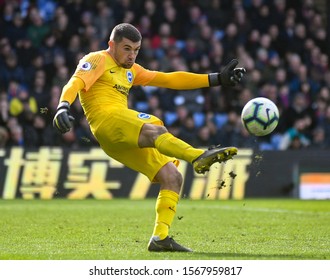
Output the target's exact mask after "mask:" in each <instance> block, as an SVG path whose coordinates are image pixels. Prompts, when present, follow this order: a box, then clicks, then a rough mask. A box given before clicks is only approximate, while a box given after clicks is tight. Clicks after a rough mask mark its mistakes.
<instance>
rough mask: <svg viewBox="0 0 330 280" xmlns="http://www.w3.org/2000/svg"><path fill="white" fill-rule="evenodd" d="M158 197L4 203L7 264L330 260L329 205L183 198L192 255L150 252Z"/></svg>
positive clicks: (178, 221)
mask: <svg viewBox="0 0 330 280" xmlns="http://www.w3.org/2000/svg"><path fill="white" fill-rule="evenodd" d="M154 205H155V199H146V200H141V201H133V200H127V199H114V200H111V201H100V200H93V199H89V200H78V201H77V200H76V201H73V200H65V199H63V200H61V199H54V200H46V201H45V200H31V201H26V200H0V213H1V219H0V232H1V235H0V259H1V260H22V259H23V260H174V259H175V260H180V259H181V260H197V259H199V260H220V259H222V260H258V259H265V260H288V259H291V260H292V259H293V260H312V259H314V260H329V259H330V237H329V236H330V235H329V233H330V201H302V200H291V199H288V200H280V199H247V200H242V201H233V200H232V201H213V200H200V201H192V200H188V199H182V200H181V201H180V203H179V206H178V211H177V216H176V217H175V220H174V222H173V226H172V228H171V235H172V236H173V237H174V238H175V239H176V240H177V241H178V242H179V243H182V244H183V245H185V246H188V247H190V248H192V249H193V250H194V252H193V253H168V252H166V253H150V252H148V251H147V249H146V247H147V242H148V240H149V238H150V235H151V233H152V229H153V222H154Z"/></svg>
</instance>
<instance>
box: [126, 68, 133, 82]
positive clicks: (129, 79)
mask: <svg viewBox="0 0 330 280" xmlns="http://www.w3.org/2000/svg"><path fill="white" fill-rule="evenodd" d="M126 77H127V81H128V82H129V83H132V81H133V73H132V72H131V71H129V70H128V71H127V72H126Z"/></svg>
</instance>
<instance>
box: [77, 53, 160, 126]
mask: <svg viewBox="0 0 330 280" xmlns="http://www.w3.org/2000/svg"><path fill="white" fill-rule="evenodd" d="M156 73H157V72H155V71H150V70H147V69H145V68H143V67H142V66H140V65H139V64H137V63H135V64H134V65H133V67H132V68H130V69H125V68H122V67H118V66H117V64H116V62H115V61H114V60H113V58H112V57H111V56H110V54H109V53H108V52H107V51H105V50H102V51H98V52H92V53H90V54H88V55H86V56H85V57H84V58H83V59H81V62H80V63H79V65H78V66H77V69H76V71H75V73H74V75H73V76H74V77H79V78H80V79H82V80H83V81H84V83H85V88H84V89H83V90H82V91H80V92H79V99H80V102H81V106H82V107H83V109H84V112H85V115H86V117H87V119H88V121H89V123H90V124H91V125H92V126H93V124H96V123H98V119H100V118H102V111H109V110H118V109H119V110H120V109H121V108H125V109H127V96H128V94H129V90H130V88H131V87H132V86H133V85H146V84H148V83H149V82H150V81H151V80H152V79H153V78H154V77H155V75H156ZM100 121H101V119H100Z"/></svg>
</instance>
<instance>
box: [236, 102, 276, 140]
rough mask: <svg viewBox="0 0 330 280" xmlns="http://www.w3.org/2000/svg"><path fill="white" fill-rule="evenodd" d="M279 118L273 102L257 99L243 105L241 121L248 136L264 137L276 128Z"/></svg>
mask: <svg viewBox="0 0 330 280" xmlns="http://www.w3.org/2000/svg"><path fill="white" fill-rule="evenodd" d="M279 116H280V114H279V112H278V108H277V106H276V105H275V103H274V102H273V101H271V100H269V99H268V98H265V97H257V98H253V99H251V100H250V101H249V102H248V103H246V104H245V106H244V108H243V110H242V113H241V120H242V123H243V125H244V127H245V128H246V130H247V131H248V132H249V133H250V134H252V135H255V136H265V135H267V134H269V133H271V132H273V130H274V129H275V128H276V126H277V124H278V121H279Z"/></svg>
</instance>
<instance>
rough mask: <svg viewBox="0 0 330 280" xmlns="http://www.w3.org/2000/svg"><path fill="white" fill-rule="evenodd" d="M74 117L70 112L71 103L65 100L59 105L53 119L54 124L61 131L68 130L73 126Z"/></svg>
mask: <svg viewBox="0 0 330 280" xmlns="http://www.w3.org/2000/svg"><path fill="white" fill-rule="evenodd" d="M73 122H74V117H73V116H72V115H71V113H70V104H69V102H67V101H63V102H61V103H60V104H58V106H57V112H56V114H55V117H54V119H53V126H54V127H55V128H56V129H57V130H58V131H59V132H61V133H66V132H68V131H69V130H70V129H71V127H72V126H73Z"/></svg>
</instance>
